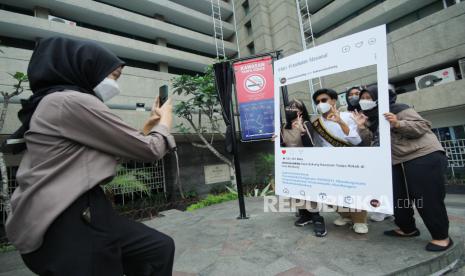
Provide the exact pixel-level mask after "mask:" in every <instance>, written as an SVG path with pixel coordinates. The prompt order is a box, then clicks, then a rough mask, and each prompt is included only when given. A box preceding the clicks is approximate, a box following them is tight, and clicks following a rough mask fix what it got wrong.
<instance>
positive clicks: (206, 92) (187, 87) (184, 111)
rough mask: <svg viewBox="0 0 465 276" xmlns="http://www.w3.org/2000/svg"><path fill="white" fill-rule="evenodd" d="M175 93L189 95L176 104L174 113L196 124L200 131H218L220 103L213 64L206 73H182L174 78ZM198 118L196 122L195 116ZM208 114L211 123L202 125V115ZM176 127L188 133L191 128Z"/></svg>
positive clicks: (181, 125)
mask: <svg viewBox="0 0 465 276" xmlns="http://www.w3.org/2000/svg"><path fill="white" fill-rule="evenodd" d="M173 94H177V95H180V96H187V97H188V98H187V100H185V101H179V102H178V103H177V104H176V105H175V106H174V113H175V114H176V115H178V116H180V117H182V118H184V119H186V120H188V121H190V122H191V123H193V124H194V126H192V125H191V126H192V127H195V128H196V129H197V130H198V131H199V132H200V133H216V132H218V131H219V127H218V123H219V122H221V121H222V120H221V119H222V118H221V116H220V115H221V114H220V110H221V108H220V104H219V100H218V96H217V94H216V88H215V76H214V71H213V66H211V65H210V66H208V67H207V69H206V70H205V73H204V75H195V76H190V75H181V76H178V77H176V78H174V79H173ZM195 116H197V119H196V120H195V122H194V117H195ZM203 116H206V117H207V118H208V120H209V121H210V125H209V126H208V127H207V126H202V117H203ZM176 128H177V129H178V130H179V131H180V132H182V133H188V132H189V128H188V127H186V126H185V125H183V124H179V125H177V126H176Z"/></svg>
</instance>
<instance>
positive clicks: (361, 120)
mask: <svg viewBox="0 0 465 276" xmlns="http://www.w3.org/2000/svg"><path fill="white" fill-rule="evenodd" d="M352 118H353V119H354V121H355V123H356V124H357V126H358V127H359V128H360V127H362V128H363V127H365V123H366V122H367V120H368V117H367V116H366V115H365V114H363V113H362V112H358V111H357V110H355V111H354V113H352Z"/></svg>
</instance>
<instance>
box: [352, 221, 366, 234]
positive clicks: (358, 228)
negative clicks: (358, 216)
mask: <svg viewBox="0 0 465 276" xmlns="http://www.w3.org/2000/svg"><path fill="white" fill-rule="evenodd" d="M353 229H354V232H355V233H357V234H366V233H368V224H366V223H354V226H353Z"/></svg>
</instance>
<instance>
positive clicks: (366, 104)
mask: <svg viewBox="0 0 465 276" xmlns="http://www.w3.org/2000/svg"><path fill="white" fill-rule="evenodd" d="M358 103H359V104H360V107H361V108H362V110H370V109H373V108H375V107H376V106H377V104H376V102H374V101H372V100H360V101H359V102H358Z"/></svg>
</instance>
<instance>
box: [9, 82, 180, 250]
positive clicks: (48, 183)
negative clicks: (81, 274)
mask: <svg viewBox="0 0 465 276" xmlns="http://www.w3.org/2000/svg"><path fill="white" fill-rule="evenodd" d="M24 138H25V140H26V145H27V151H26V153H25V154H24V156H23V159H22V160H21V163H20V166H19V169H18V172H17V175H16V180H17V182H18V184H19V186H18V187H17V188H16V190H15V191H14V193H13V195H12V197H11V207H12V213H11V215H10V216H9V217H8V220H7V223H6V232H7V237H8V239H9V240H10V242H11V243H12V244H13V245H14V246H15V247H16V248H17V249H18V250H19V251H20V252H21V253H22V254H24V253H29V252H32V251H34V250H36V249H38V248H39V247H40V245H41V244H42V240H43V236H44V234H45V232H46V231H47V229H48V227H49V226H50V224H51V223H52V222H53V221H54V220H55V218H57V216H59V215H60V214H61V213H62V212H63V211H64V210H65V209H66V208H67V207H68V206H70V205H71V204H72V203H73V202H74V201H75V200H76V199H77V198H78V197H79V196H81V195H82V194H84V193H85V192H86V191H88V190H90V189H91V188H92V187H94V186H95V185H98V184H104V183H107V182H109V181H110V180H111V179H112V178H113V177H114V176H115V174H116V165H117V158H118V157H122V158H125V159H132V160H140V161H145V162H151V161H155V160H158V159H160V158H162V157H163V156H164V155H165V154H166V153H167V151H168V150H169V148H168V144H170V145H173V144H174V138H173V136H172V135H171V134H170V133H169V130H168V128H167V127H165V126H162V125H157V126H155V127H154V128H153V129H152V130H151V132H150V133H149V134H148V135H147V136H144V135H143V134H142V133H140V132H139V131H138V130H136V129H134V128H132V127H130V126H128V125H127V124H126V123H125V122H123V121H122V120H121V119H120V118H119V117H118V116H116V115H114V114H113V113H111V111H110V109H109V108H108V107H107V106H106V105H105V104H103V103H102V102H101V101H100V100H99V99H98V98H96V97H95V96H92V95H89V94H85V93H80V92H75V91H63V92H56V93H53V94H50V95H48V96H46V97H45V98H43V99H42V101H41V102H40V104H39V106H38V107H37V109H36V111H35V112H34V115H33V118H32V120H31V123H30V129H29V130H28V131H27V132H26V134H25V136H24Z"/></svg>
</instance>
